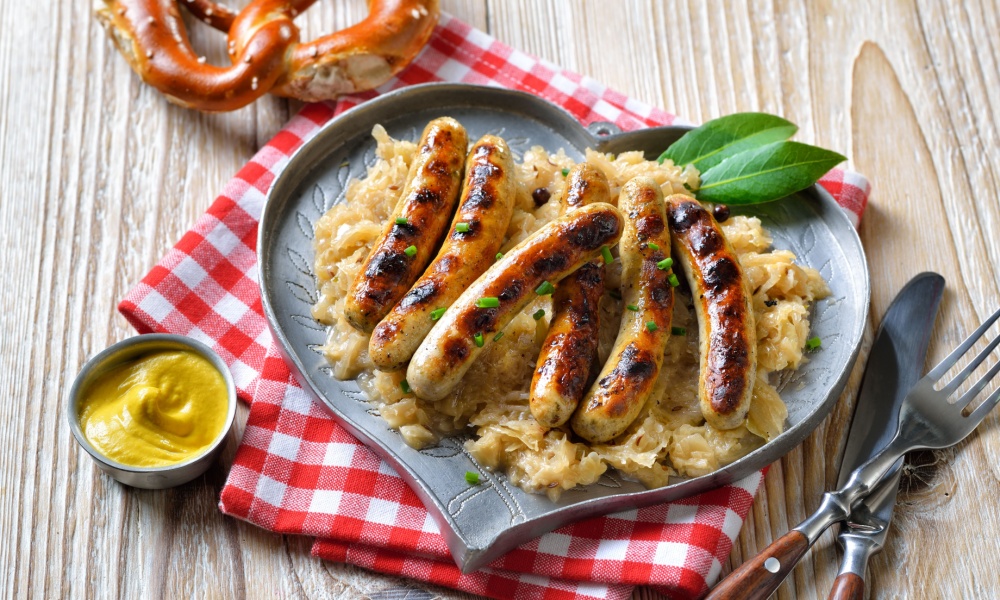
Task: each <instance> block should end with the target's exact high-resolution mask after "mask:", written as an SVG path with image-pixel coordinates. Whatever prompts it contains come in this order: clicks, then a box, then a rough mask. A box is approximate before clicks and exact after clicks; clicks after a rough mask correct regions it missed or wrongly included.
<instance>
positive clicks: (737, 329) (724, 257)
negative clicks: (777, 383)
mask: <svg viewBox="0 0 1000 600" xmlns="http://www.w3.org/2000/svg"><path fill="white" fill-rule="evenodd" d="M667 214H668V223H669V225H670V232H671V234H672V238H673V241H674V246H673V251H674V255H675V256H676V257H677V259H678V261H679V263H680V266H681V267H682V269H683V271H684V273H685V275H686V277H687V280H688V284H689V285H690V287H691V295H692V298H693V300H694V307H695V313H696V315H697V318H698V333H699V346H700V347H699V351H700V352H699V354H700V356H699V379H698V401H699V404H700V406H701V412H702V415H703V416H704V417H705V420H706V421H708V423H709V424H710V425H712V426H713V427H715V428H716V429H733V428H734V427H737V426H739V425H740V424H741V423H743V421H744V419H746V415H747V411H748V410H749V409H750V399H751V398H752V396H753V386H754V380H755V379H756V376H757V334H756V326H755V324H754V315H753V304H752V302H751V300H752V296H751V292H750V289H749V283H748V282H747V278H746V276H745V274H744V273H743V268H742V267H741V266H740V261H739V259H738V258H737V256H736V254H735V253H734V252H733V249H732V247H731V246H730V245H729V242H728V241H727V240H726V238H725V236H724V235H723V233H722V230H721V229H720V228H719V224H718V223H717V222H716V220H715V218H714V217H713V216H712V215H711V213H709V212H708V211H707V210H705V208H704V207H702V206H701V204H699V203H698V202H697V201H695V200H693V199H692V198H689V197H687V196H683V195H673V196H670V197H669V198H668V199H667Z"/></svg>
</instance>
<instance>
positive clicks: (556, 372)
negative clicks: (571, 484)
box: [529, 163, 611, 427]
mask: <svg viewBox="0 0 1000 600" xmlns="http://www.w3.org/2000/svg"><path fill="white" fill-rule="evenodd" d="M567 179H568V186H567V190H566V194H565V195H564V196H563V213H564V214H565V213H567V212H569V211H572V210H574V209H576V208H578V207H580V206H586V205H588V204H593V203H594V202H609V201H610V200H611V190H610V188H609V185H608V178H607V177H605V175H604V173H602V172H601V171H600V170H598V169H596V168H594V167H593V166H591V165H589V164H587V163H580V164H578V165H577V166H575V167H573V169H572V171H570V173H569V175H568V176H567ZM603 295H604V260H603V258H601V259H597V260H596V261H593V262H589V263H587V264H585V265H583V266H582V267H580V268H579V269H577V270H576V271H575V272H574V273H573V274H572V275H569V276H568V277H566V278H565V279H563V280H562V283H560V284H559V288H558V289H557V290H556V292H555V294H553V296H552V320H551V321H550V322H549V331H548V334H547V335H546V338H545V341H544V342H543V343H542V349H541V352H540V353H539V355H538V362H537V366H536V367H535V373H534V375H533V376H532V378H531V392H530V400H529V406H530V408H531V414H532V415H534V417H535V420H536V421H538V422H539V423H540V424H541V425H544V426H546V427H558V426H560V425H562V424H563V423H565V422H566V421H568V420H569V418H570V417H571V416H572V415H573V411H574V410H576V407H577V405H578V404H579V403H580V399H581V398H582V397H583V394H584V393H585V392H586V391H587V389H586V386H587V380H588V379H589V377H590V368H591V365H592V364H593V363H594V361H595V360H596V358H597V342H598V328H599V325H600V320H599V319H600V304H601V296H603Z"/></svg>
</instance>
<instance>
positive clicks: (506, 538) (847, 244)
mask: <svg viewBox="0 0 1000 600" xmlns="http://www.w3.org/2000/svg"><path fill="white" fill-rule="evenodd" d="M435 98H440V99H441V103H442V104H443V105H445V106H448V107H449V109H455V110H458V109H459V108H469V109H476V108H477V107H480V106H481V107H482V108H483V109H485V110H491V111H493V112H497V111H502V110H503V109H501V108H500V107H507V106H508V105H522V106H531V108H532V111H535V110H537V111H538V114H541V115H543V117H548V119H549V120H544V118H539V119H537V120H538V122H539V123H541V124H542V125H544V126H545V127H546V128H548V129H549V130H551V131H556V132H558V134H560V135H562V136H563V137H566V138H567V139H569V140H570V141H572V139H577V140H579V141H580V142H581V145H579V149H580V150H582V148H585V147H587V146H589V147H594V148H597V149H599V150H603V149H607V148H614V147H615V145H616V144H618V145H619V146H621V145H622V144H623V143H626V142H628V141H629V140H632V142H633V147H635V146H640V145H642V144H644V143H645V144H647V145H649V144H655V143H656V140H657V139H660V140H662V139H663V136H672V137H676V136H677V135H679V134H680V133H682V132H683V131H685V130H687V129H689V128H687V127H658V128H649V129H642V130H637V131H633V132H627V133H612V134H611V135H602V134H599V133H598V131H599V130H600V129H608V128H609V124H591V126H590V127H589V128H588V127H584V126H582V125H580V124H579V123H578V122H577V121H576V119H575V118H573V117H572V116H571V115H570V114H569V113H567V112H566V111H565V110H563V109H562V108H560V107H558V106H556V105H553V104H551V103H549V102H547V101H545V100H543V99H541V98H537V97H535V96H532V95H530V94H525V93H523V92H518V91H513V90H507V89H503V88H495V87H485V86H473V85H466V84H445V83H438V84H424V85H419V86H412V87H407V88H403V89H400V90H397V91H394V92H390V93H387V94H385V95H382V96H379V97H377V98H375V99H373V100H369V101H367V102H364V103H362V104H360V105H358V106H356V107H354V108H352V109H350V110H348V111H345V112H344V113H343V114H341V115H338V116H337V117H335V118H334V119H332V120H331V121H330V122H328V123H326V124H325V125H324V126H322V127H321V128H320V129H319V131H317V132H316V133H315V135H314V136H313V137H312V138H311V139H309V140H308V141H306V142H305V143H303V145H302V146H301V147H300V148H299V149H298V150H296V151H295V152H294V153H293V154H292V155H291V156H290V157H289V158H288V160H287V162H286V163H285V165H284V167H283V169H282V171H281V173H279V174H278V176H277V177H275V179H274V181H273V182H272V184H271V186H270V188H269V190H268V192H267V201H266V203H265V205H264V208H263V211H262V214H261V220H260V226H259V230H258V245H257V248H258V257H259V265H260V275H259V284H260V290H261V300H262V306H263V310H264V313H265V315H266V317H267V321H268V325H269V327H270V329H271V332H272V334H273V335H274V338H275V340H276V341H277V342H278V344H277V346H278V349H279V351H280V353H281V354H282V356H283V357H284V359H285V361H286V362H287V363H288V364H289V366H290V367H291V371H292V373H293V374H294V376H295V377H296V379H297V380H298V381H299V382H300V384H301V385H302V387H303V389H305V390H309V392H310V393H311V394H312V395H314V396H315V397H316V398H318V399H319V400H320V405H321V406H323V407H324V408H326V409H327V410H328V411H329V412H330V414H331V415H332V416H333V417H334V418H335V419H336V420H337V421H338V422H339V423H340V424H341V425H343V426H344V427H345V428H346V429H347V430H348V431H350V432H351V433H352V434H353V435H355V436H356V437H357V438H358V439H360V440H361V441H362V442H363V443H364V444H365V445H367V446H368V447H369V448H372V449H373V450H374V451H375V452H376V453H377V454H378V455H379V456H380V457H382V458H383V459H385V460H386V461H387V462H389V463H390V464H391V465H392V466H393V467H394V468H395V469H396V470H397V472H398V473H399V474H400V476H401V477H403V479H404V480H405V481H406V482H407V483H408V484H409V485H410V486H411V487H412V488H413V489H414V491H415V492H416V493H417V495H418V496H419V497H420V499H421V501H423V502H424V504H425V506H426V507H427V509H428V510H429V511H430V513H431V514H432V515H433V516H434V518H435V519H436V521H437V522H438V523H439V525H440V526H441V532H442V535H444V537H445V540H446V543H447V545H448V547H449V549H450V550H451V553H452V555H453V557H454V558H455V560H456V562H457V563H458V565H459V566H460V567H461V568H462V569H463V571H471V570H475V569H477V568H479V567H481V566H484V565H485V564H487V563H488V562H489V561H490V560H492V559H493V558H495V557H496V556H499V554H501V553H502V552H505V551H507V550H509V549H511V548H513V547H514V546H516V545H518V544H520V543H523V542H524V541H527V540H528V539H531V538H533V537H535V536H537V535H540V534H541V533H544V532H546V531H550V530H552V529H554V528H556V527H559V526H561V525H564V524H566V523H568V522H572V521H575V520H577V519H580V518H584V517H589V516H595V515H598V514H604V513H609V512H614V511H617V510H623V509H629V508H636V507H639V506H645V505H649V504H656V503H661V502H667V501H672V500H676V499H679V498H682V497H687V496H690V495H694V494H697V493H700V492H703V491H706V490H709V489H713V488H715V487H718V486H720V485H724V484H726V483H730V482H732V481H734V480H737V479H739V478H741V477H744V476H746V475H748V474H750V473H752V472H754V471H757V470H759V469H761V468H762V467H764V466H766V465H767V464H770V463H772V462H774V461H775V460H777V459H779V458H780V457H781V456H783V455H784V454H786V453H787V452H788V451H790V450H791V449H792V448H794V447H795V446H796V445H798V444H799V443H800V442H801V441H802V440H803V439H805V437H806V436H807V435H808V434H809V433H810V432H811V431H812V430H813V429H814V428H815V427H816V426H817V425H818V424H819V422H820V421H821V420H822V419H823V418H824V417H825V416H826V415H827V414H828V413H829V411H830V410H831V409H832V407H833V404H834V403H835V401H836V399H837V397H838V396H839V395H840V393H841V391H842V390H843V387H844V384H845V383H846V380H847V377H848V375H849V373H850V368H851V366H852V365H853V364H854V361H855V359H856V357H857V354H858V350H859V349H860V344H861V334H862V332H863V328H864V323H865V321H866V319H867V314H868V308H869V296H870V294H869V290H870V284H869V277H868V269H867V261H866V260H865V259H864V250H863V248H862V247H861V242H860V239H859V238H858V236H857V232H856V231H855V229H854V227H853V226H852V225H851V224H850V222H849V220H848V219H847V216H846V215H845V214H844V213H843V212H842V210H841V209H840V207H839V206H837V205H836V202H835V201H834V200H833V198H832V197H831V196H830V195H829V193H827V192H826V190H824V189H822V188H820V187H819V186H814V187H813V188H812V189H810V190H809V191H808V192H806V195H807V196H811V197H813V199H814V200H815V201H816V202H817V206H818V207H819V208H818V209H817V212H818V211H819V209H822V213H823V215H822V216H823V221H824V224H825V225H827V226H828V228H829V227H833V229H836V230H837V231H838V232H840V233H845V234H846V240H840V239H838V243H839V245H840V248H841V250H843V252H844V254H845V255H848V254H856V255H857V256H858V257H859V259H860V264H856V265H851V266H853V267H855V268H860V269H861V274H862V275H863V277H862V278H861V281H860V282H859V284H860V287H861V290H860V291H861V296H862V297H861V298H858V299H855V300H856V301H858V302H859V306H858V307H857V309H859V311H860V313H861V314H860V315H859V318H858V319H857V320H856V321H854V330H853V331H852V332H851V339H850V340H849V343H850V344H851V347H850V349H849V352H847V357H848V359H847V360H846V361H845V362H844V364H842V365H834V367H835V368H837V369H839V372H837V373H836V375H835V377H833V381H834V383H833V385H832V386H831V387H830V388H829V389H830V392H829V393H828V394H827V396H826V397H825V398H823V399H822V400H820V401H818V402H817V403H816V404H815V408H814V409H813V410H812V412H810V413H808V414H807V415H806V416H805V417H804V418H803V419H802V420H801V421H799V422H798V423H795V424H794V425H792V426H791V427H789V428H788V429H787V430H786V431H785V432H783V433H782V434H781V435H779V436H778V437H777V438H775V439H774V440H772V441H771V442H768V443H767V444H764V445H763V446H761V447H760V448H758V449H757V450H754V451H753V452H751V453H749V454H747V455H746V456H744V457H743V458H741V459H739V460H737V461H735V462H733V463H731V464H730V465H727V466H725V467H723V468H722V469H719V470H717V471H714V472H713V473H710V474H708V475H704V476H701V477H696V478H692V479H686V480H683V481H680V482H677V483H672V484H670V485H668V486H666V487H663V488H658V489H654V490H643V491H636V492H628V493H619V494H615V495H610V496H603V497H597V498H590V499H584V500H581V501H579V502H575V503H572V504H568V505H562V506H560V505H556V504H552V506H553V509H552V510H551V511H549V512H546V513H544V514H541V515H538V516H535V517H533V518H531V519H527V520H525V521H522V522H520V523H517V524H515V525H511V526H510V527H508V528H507V529H506V530H504V531H498V532H496V535H495V536H494V537H493V538H491V540H490V541H489V542H488V543H487V544H485V545H479V546H474V545H473V544H470V543H469V540H468V539H466V537H465V536H464V535H463V531H462V529H461V526H460V525H459V523H457V522H456V519H455V518H454V517H453V516H452V515H451V514H449V513H448V510H447V507H445V506H443V505H442V504H441V502H440V501H439V500H438V497H437V496H435V494H434V491H433V485H432V484H431V482H428V481H427V480H425V479H424V478H423V477H422V476H421V474H420V473H419V472H417V471H415V470H414V469H413V468H412V467H411V465H409V464H408V463H407V461H406V459H405V458H404V457H403V456H401V455H400V454H398V453H397V452H402V453H406V452H413V450H412V449H411V448H409V446H406V445H405V443H403V442H402V440H401V439H399V438H398V436H397V438H396V439H397V440H398V442H399V443H398V444H397V446H400V447H397V448H394V447H390V446H388V445H385V444H383V443H381V442H380V441H379V440H378V439H377V438H376V437H375V436H374V434H373V433H371V434H370V433H369V432H368V431H367V430H366V428H365V426H364V425H362V424H361V423H357V422H355V421H354V420H353V418H351V416H349V415H347V414H345V413H343V412H342V411H341V410H339V409H338V408H337V404H336V402H335V399H331V398H328V397H327V396H326V394H325V393H324V392H323V390H322V389H321V387H320V386H319V384H318V383H317V382H316V381H314V380H313V378H312V376H311V375H313V374H310V373H308V370H307V369H306V367H305V366H304V364H303V361H302V359H301V357H300V356H298V354H297V352H296V350H295V348H294V347H293V346H292V343H291V341H290V340H289V338H288V336H287V335H286V332H285V331H284V329H283V327H282V325H281V322H280V320H279V318H278V316H277V314H276V312H275V309H274V306H273V304H272V300H271V294H273V293H281V289H282V288H281V287H280V286H279V285H277V284H278V283H280V282H272V281H271V279H270V276H271V268H270V267H271V265H272V258H271V257H272V254H273V252H272V250H274V251H275V252H278V251H280V249H274V248H272V244H271V242H270V237H269V235H270V234H271V233H272V232H274V231H277V226H278V225H280V221H278V219H279V218H280V217H281V216H282V214H284V213H282V212H281V209H282V208H284V207H285V205H286V204H289V203H294V202H295V200H294V198H295V197H296V193H297V192H298V190H299V189H300V187H301V186H300V183H301V182H303V181H307V180H309V179H310V178H312V177H313V175H314V170H315V169H316V168H317V167H318V166H319V165H321V164H322V162H323V157H324V156H329V155H331V154H334V153H336V152H337V151H338V150H339V149H340V148H341V146H337V145H336V144H333V145H332V146H331V144H330V139H331V136H332V135H333V134H335V133H340V132H341V131H343V132H344V133H343V136H342V137H343V138H344V139H348V140H352V139H355V137H356V136H357V130H358V126H357V125H356V123H367V124H369V125H368V127H370V124H371V123H375V122H380V121H381V122H388V121H390V120H392V118H393V117H392V116H391V115H392V114H395V113H394V112H393V109H394V108H395V109H397V111H398V109H400V108H401V107H402V108H403V110H405V107H406V106H407V105H408V104H409V103H415V104H417V105H418V106H419V102H420V101H424V102H426V101H430V100H433V99H435ZM456 98H473V99H474V100H472V101H470V103H463V102H461V101H456ZM477 98H478V100H475V99H477ZM483 99H486V100H485V101H484V100H483ZM421 110H427V109H426V107H424V108H423V109H421ZM511 112H513V111H511ZM379 115H383V116H384V119H382V118H380V117H379ZM532 116H533V117H534V116H535V113H534V112H532ZM560 127H562V128H564V129H560ZM610 128H611V130H612V131H614V128H613V126H610ZM323 144H326V145H327V146H330V147H328V148H326V151H325V152H324V151H321V149H320V146H322V145H323ZM660 146H662V142H660ZM651 147H657V146H651ZM622 149H624V148H622ZM549 150H553V149H552V148H549ZM619 151H620V150H619ZM285 191H287V192H288V193H287V194H286V196H287V197H284V199H283V200H282V198H283V197H282V196H280V193H281V192H285ZM276 198H277V199H276ZM286 212H288V211H287V210H286ZM827 219H832V220H833V221H834V222H835V223H834V225H831V224H830V223H828V222H827V221H826V220H827ZM845 225H846V227H845ZM831 231H832V229H831ZM277 235H278V234H277V233H275V236H277ZM848 250H850V251H852V252H848ZM852 287H856V286H852ZM320 376H323V377H328V376H327V375H323V374H320ZM349 383H352V384H353V382H349ZM334 385H335V387H338V388H339V389H340V391H341V393H342V394H344V395H345V396H346V395H347V392H346V391H345V389H344V388H343V387H342V386H344V385H346V384H342V383H341V382H338V381H334ZM377 418H379V419H380V417H377ZM382 424H383V425H385V424H384V422H383V423H382ZM584 489H589V488H584ZM543 520H544V521H545V522H544V523H542V522H541V521H543Z"/></svg>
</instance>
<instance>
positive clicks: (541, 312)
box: [531, 308, 545, 321]
mask: <svg viewBox="0 0 1000 600" xmlns="http://www.w3.org/2000/svg"><path fill="white" fill-rule="evenodd" d="M544 316H545V310H544V309H541V308H539V309H538V310H536V311H535V314H533V315H531V318H532V319H534V320H536V321H537V320H538V319H541V318H542V317H544Z"/></svg>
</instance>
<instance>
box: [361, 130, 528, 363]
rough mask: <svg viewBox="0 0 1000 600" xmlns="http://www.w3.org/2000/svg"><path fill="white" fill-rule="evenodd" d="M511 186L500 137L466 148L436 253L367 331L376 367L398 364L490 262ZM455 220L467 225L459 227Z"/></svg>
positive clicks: (510, 208)
mask: <svg viewBox="0 0 1000 600" xmlns="http://www.w3.org/2000/svg"><path fill="white" fill-rule="evenodd" d="M516 191H517V183H516V181H515V179H514V157H513V155H512V154H511V152H510V148H508V147H507V143H506V142H504V141H503V140H502V139H501V138H499V137H496V136H492V135H486V136H483V137H482V138H480V139H479V141H477V142H476V143H475V144H474V145H473V147H472V150H471V151H470V152H469V157H468V159H467V160H466V165H465V183H464V184H463V186H462V194H461V200H460V201H459V205H458V210H457V211H456V212H455V218H454V219H452V222H451V228H450V229H449V233H448V236H447V237H446V238H445V241H444V243H443V244H442V246H441V249H440V250H439V251H438V254H437V257H435V259H434V262H432V263H431V265H430V266H429V267H428V268H427V270H426V271H425V272H424V274H423V275H422V276H421V277H420V279H418V280H417V282H416V283H415V284H414V286H413V287H412V288H411V289H410V291H409V292H407V293H406V295H405V296H403V298H402V300H400V301H399V302H398V303H397V304H396V305H395V306H394V307H393V308H392V311H391V312H390V313H389V314H388V315H387V316H386V317H385V318H384V319H382V322H380V323H379V324H378V326H377V327H376V328H375V331H373V332H372V337H371V340H369V343H368V354H369V356H371V359H372V362H374V363H375V366H376V367H378V368H379V369H382V370H386V371H396V370H399V369H402V368H403V367H404V366H405V365H406V363H407V362H408V361H409V360H410V358H411V357H412V356H413V353H414V352H416V350H417V347H419V346H420V342H422V341H423V339H424V337H426V336H427V332H429V331H430V330H431V328H432V327H433V326H434V321H433V320H432V319H431V313H432V312H433V311H434V310H439V309H442V308H447V307H448V306H450V305H451V303H452V302H454V301H455V299H456V298H458V297H459V296H460V295H461V294H462V292H463V291H464V290H465V288H467V287H468V286H469V285H470V284H471V283H472V282H473V281H475V280H476V278H477V277H479V276H480V275H481V274H482V273H483V272H484V271H485V270H486V269H487V268H489V266H490V265H492V264H493V263H494V262H495V256H496V253H497V251H499V250H500V246H501V244H502V243H503V239H504V234H505V233H506V231H507V226H508V225H509V224H510V219H511V216H512V215H513V214H514V198H515V193H516ZM459 223H464V224H466V225H467V226H468V230H467V231H459V230H458V229H457V227H458V224H459ZM463 229H464V227H463Z"/></svg>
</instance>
